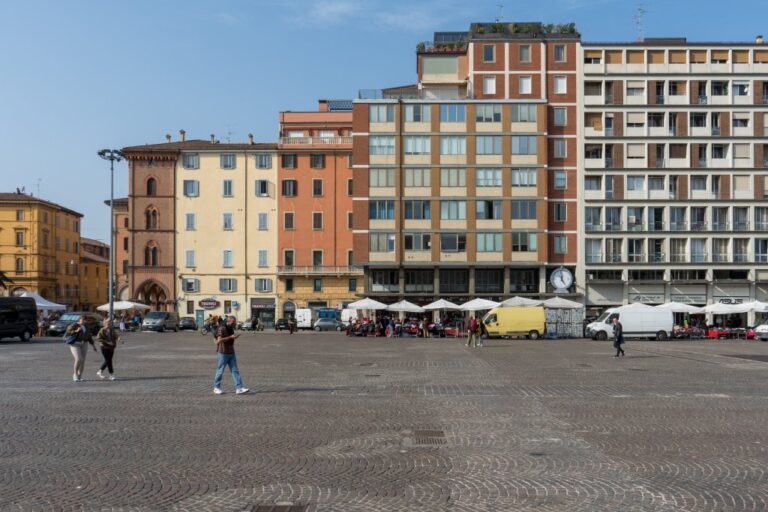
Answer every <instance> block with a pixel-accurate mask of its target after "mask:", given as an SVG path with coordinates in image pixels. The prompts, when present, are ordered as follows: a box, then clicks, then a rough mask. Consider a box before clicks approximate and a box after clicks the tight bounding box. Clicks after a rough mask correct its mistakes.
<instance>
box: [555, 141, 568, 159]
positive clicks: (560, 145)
mask: <svg viewBox="0 0 768 512" xmlns="http://www.w3.org/2000/svg"><path fill="white" fill-rule="evenodd" d="M552 142H553V144H554V156H555V158H565V157H566V156H567V155H568V149H567V148H568V146H567V145H566V143H565V139H552Z"/></svg>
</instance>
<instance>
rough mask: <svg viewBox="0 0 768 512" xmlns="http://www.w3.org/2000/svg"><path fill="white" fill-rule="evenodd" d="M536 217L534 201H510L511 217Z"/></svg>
mask: <svg viewBox="0 0 768 512" xmlns="http://www.w3.org/2000/svg"><path fill="white" fill-rule="evenodd" d="M535 218H536V201H534V200H525V201H517V200H515V201H512V219H514V220H533V219H535Z"/></svg>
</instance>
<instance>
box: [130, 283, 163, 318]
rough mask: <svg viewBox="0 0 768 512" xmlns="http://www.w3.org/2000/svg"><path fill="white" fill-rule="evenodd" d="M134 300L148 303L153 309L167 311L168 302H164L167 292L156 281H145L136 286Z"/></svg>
mask: <svg viewBox="0 0 768 512" xmlns="http://www.w3.org/2000/svg"><path fill="white" fill-rule="evenodd" d="M136 300H138V301H139V302H143V303H144V304H146V305H148V306H149V307H150V308H152V310H153V311H168V309H169V308H168V304H166V300H168V292H167V291H166V289H165V287H164V286H163V285H161V284H160V283H158V282H157V281H153V280H149V281H145V282H143V283H142V284H141V285H140V286H139V287H138V288H136Z"/></svg>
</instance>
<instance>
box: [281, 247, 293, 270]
mask: <svg viewBox="0 0 768 512" xmlns="http://www.w3.org/2000/svg"><path fill="white" fill-rule="evenodd" d="M293 256H294V253H293V249H286V250H285V251H283V263H285V266H286V267H292V266H293Z"/></svg>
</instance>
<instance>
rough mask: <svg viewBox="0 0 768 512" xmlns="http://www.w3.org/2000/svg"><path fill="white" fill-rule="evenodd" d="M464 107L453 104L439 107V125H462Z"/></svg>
mask: <svg viewBox="0 0 768 512" xmlns="http://www.w3.org/2000/svg"><path fill="white" fill-rule="evenodd" d="M464 114H465V106H464V105H458V104H455V103H451V104H443V105H440V122H441V123H463V122H464Z"/></svg>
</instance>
